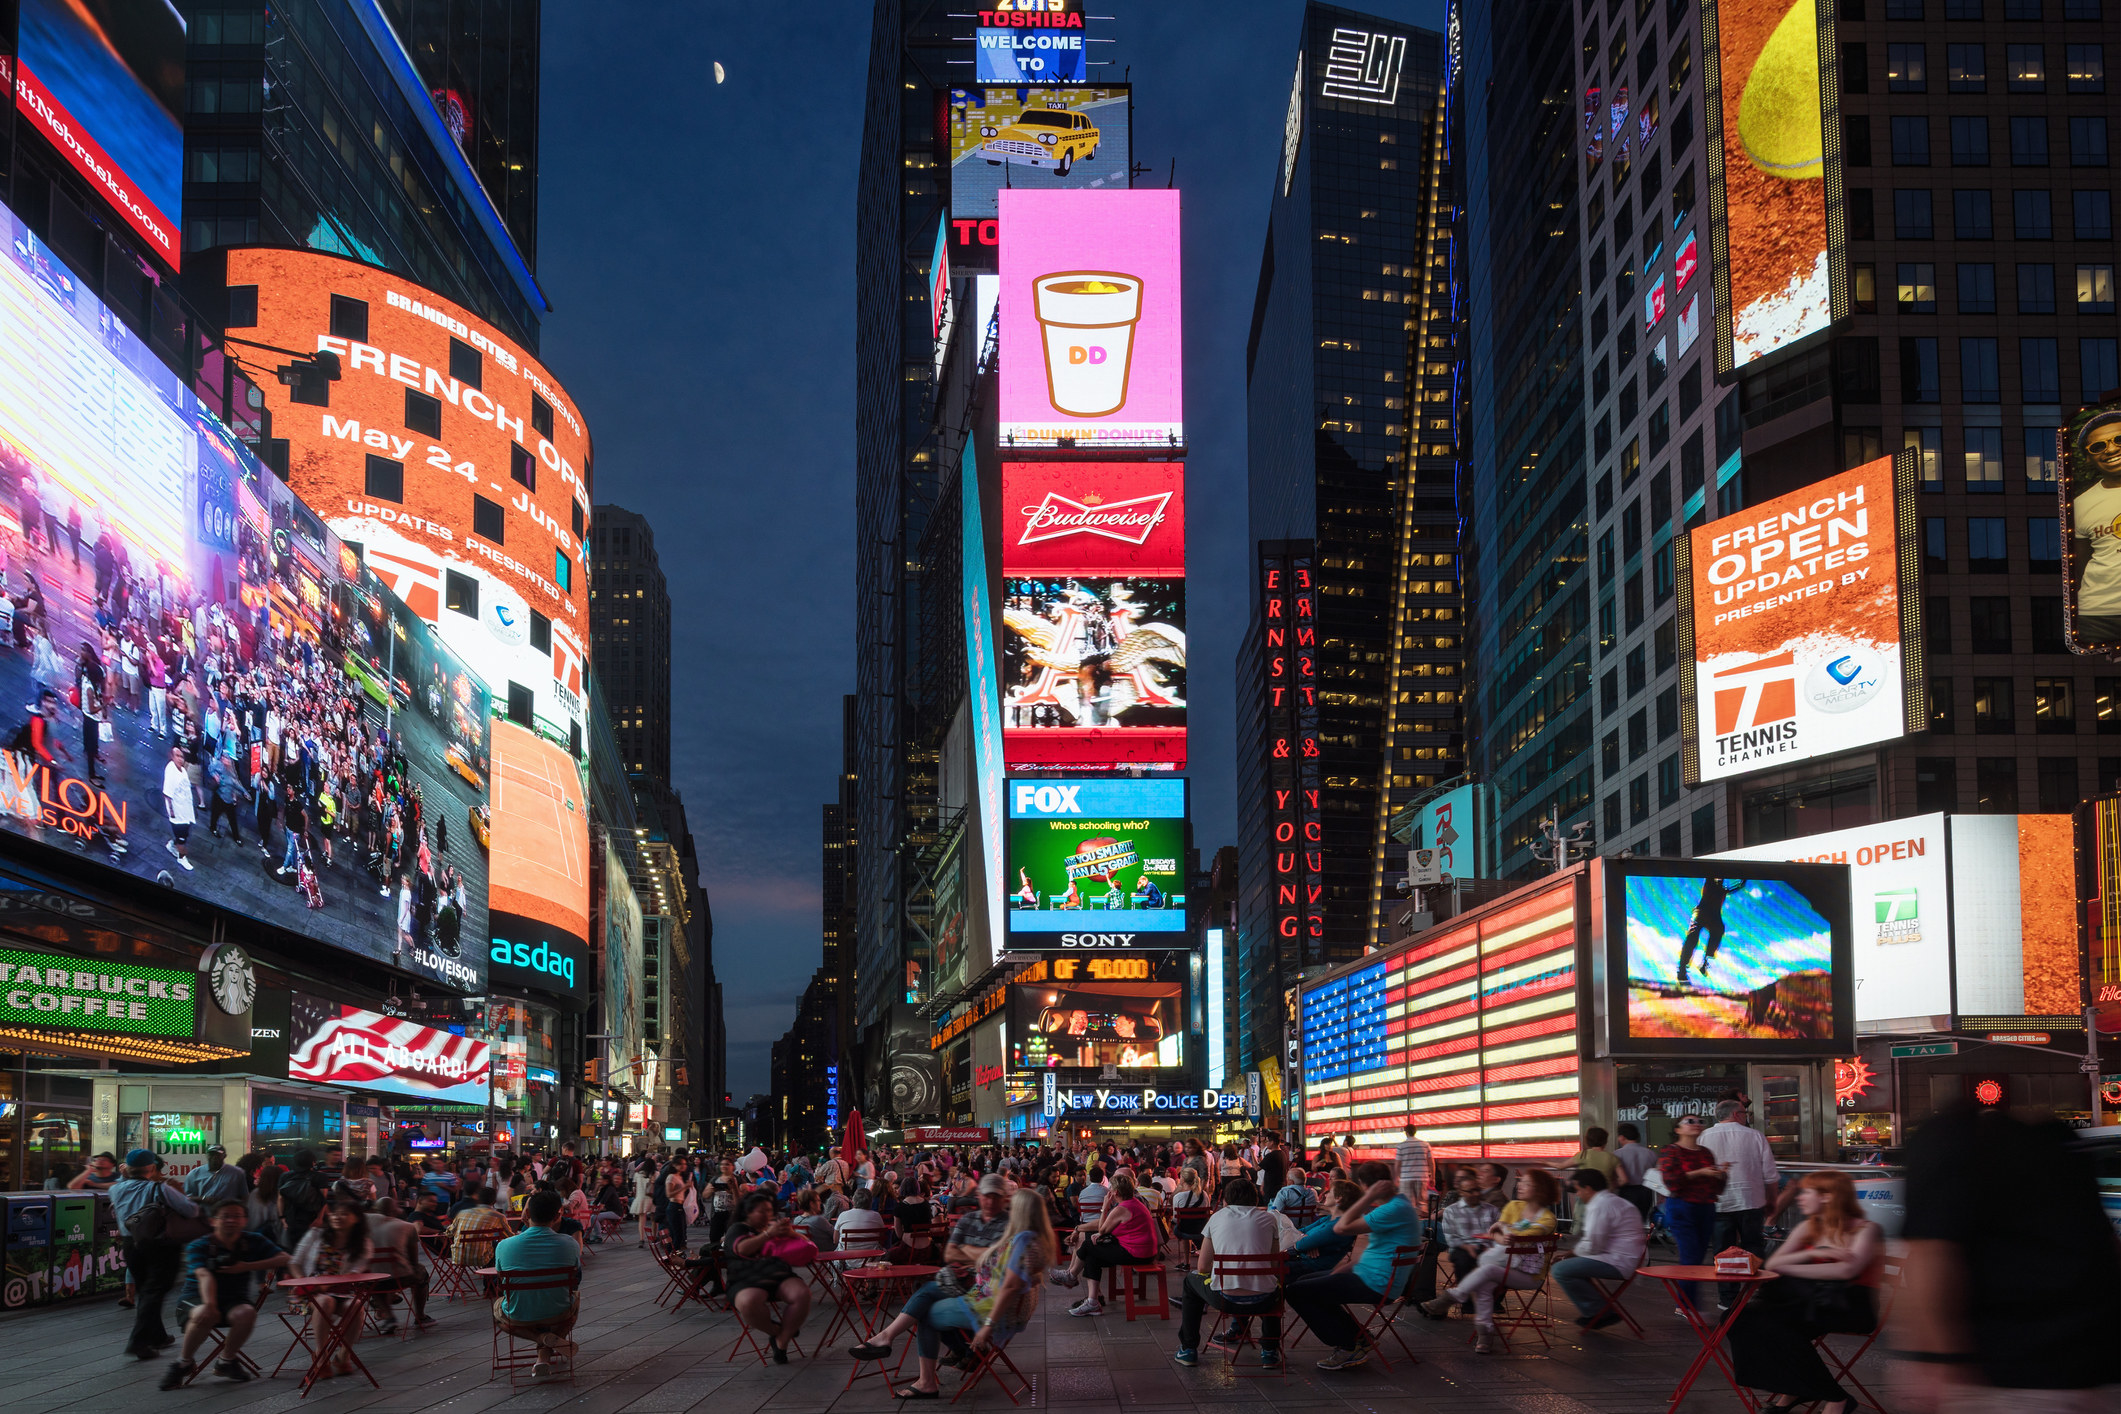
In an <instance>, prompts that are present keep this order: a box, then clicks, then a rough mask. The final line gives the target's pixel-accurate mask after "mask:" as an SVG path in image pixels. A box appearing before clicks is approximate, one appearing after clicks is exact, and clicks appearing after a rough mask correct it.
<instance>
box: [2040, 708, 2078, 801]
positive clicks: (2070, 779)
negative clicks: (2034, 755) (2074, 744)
mask: <svg viewBox="0 0 2121 1414" xmlns="http://www.w3.org/2000/svg"><path fill="white" fill-rule="evenodd" d="M2043 730H2044V729H2043ZM2064 730H2075V724H2074V723H2072V724H2071V725H2070V726H2069V727H2068V728H2065V729H2064ZM2039 768H2040V808H2041V809H2042V810H2044V811H2050V812H2053V813H2055V814H2066V813H2067V812H2069V811H2071V810H2075V809H2076V808H2077V803H2078V801H2077V758H2076V757H2074V756H2043V757H2041V758H2040V761H2039Z"/></svg>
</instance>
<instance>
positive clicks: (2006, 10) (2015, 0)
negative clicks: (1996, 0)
mask: <svg viewBox="0 0 2121 1414" xmlns="http://www.w3.org/2000/svg"><path fill="white" fill-rule="evenodd" d="M2003 18H2005V19H2006V20H2038V19H2039V18H2040V0H2003Z"/></svg>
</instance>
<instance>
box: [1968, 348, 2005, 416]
mask: <svg viewBox="0 0 2121 1414" xmlns="http://www.w3.org/2000/svg"><path fill="white" fill-rule="evenodd" d="M1959 397H1960V400H1961V401H1963V402H1969V403H1994V402H2000V401H2002V399H2003V375H2002V373H2001V372H2000V370H1999V365H1998V363H1997V359H1996V341H1995V340H1994V339H1986V338H1981V339H1961V340H1960V341H1959Z"/></svg>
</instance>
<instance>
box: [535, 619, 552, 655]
mask: <svg viewBox="0 0 2121 1414" xmlns="http://www.w3.org/2000/svg"><path fill="white" fill-rule="evenodd" d="M530 650H531V651H532V652H533V653H550V652H551V651H552V620H551V619H548V618H546V617H545V616H544V615H543V614H541V613H539V612H538V611H537V610H536V609H532V610H531V611H530Z"/></svg>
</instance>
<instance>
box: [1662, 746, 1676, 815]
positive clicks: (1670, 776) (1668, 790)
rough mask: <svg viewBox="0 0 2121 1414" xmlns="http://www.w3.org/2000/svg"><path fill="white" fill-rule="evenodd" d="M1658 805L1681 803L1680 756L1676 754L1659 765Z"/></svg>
mask: <svg viewBox="0 0 2121 1414" xmlns="http://www.w3.org/2000/svg"><path fill="white" fill-rule="evenodd" d="M1657 803H1658V805H1660V806H1665V805H1677V804H1678V803H1679V756H1678V753H1676V752H1674V753H1673V754H1672V755H1670V756H1667V757H1665V758H1664V759H1663V760H1662V761H1659V762H1658V763H1657Z"/></svg>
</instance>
